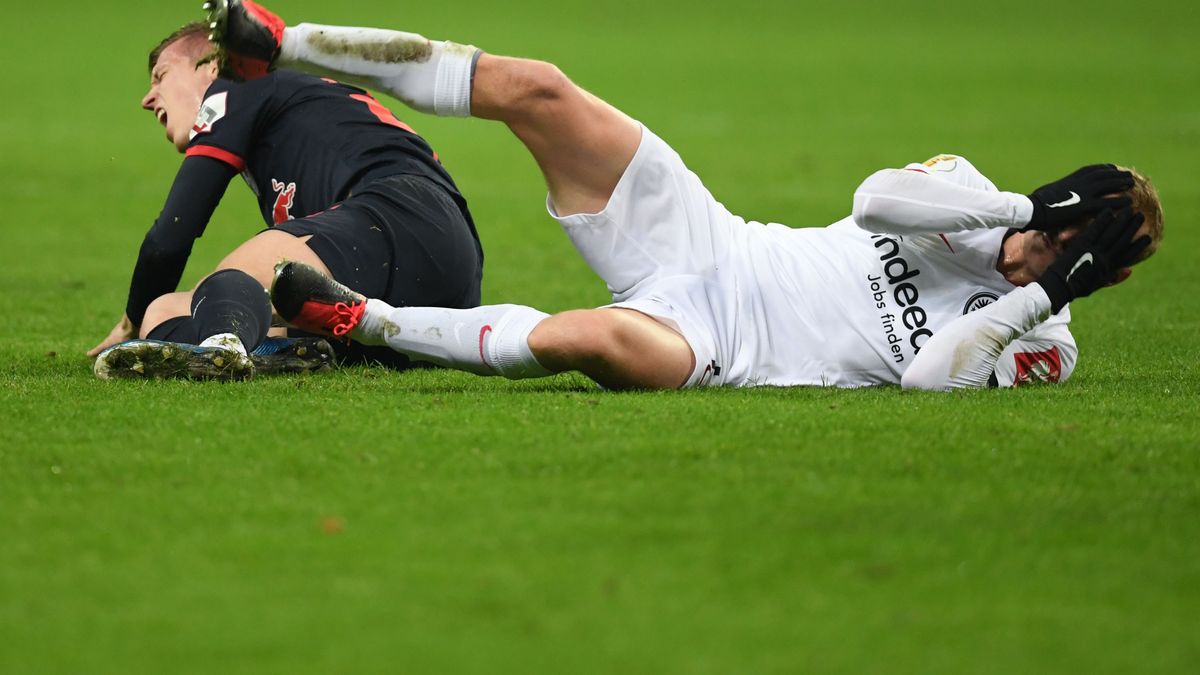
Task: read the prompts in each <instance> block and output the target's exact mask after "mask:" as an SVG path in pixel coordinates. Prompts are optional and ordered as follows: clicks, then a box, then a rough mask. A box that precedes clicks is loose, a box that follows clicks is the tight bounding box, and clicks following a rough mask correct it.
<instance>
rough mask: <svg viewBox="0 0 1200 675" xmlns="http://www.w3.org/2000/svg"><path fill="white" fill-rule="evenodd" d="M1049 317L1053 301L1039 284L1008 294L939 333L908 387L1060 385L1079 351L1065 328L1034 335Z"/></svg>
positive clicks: (908, 377)
mask: <svg viewBox="0 0 1200 675" xmlns="http://www.w3.org/2000/svg"><path fill="white" fill-rule="evenodd" d="M1049 317H1050V298H1048V297H1047V296H1046V292H1045V291H1044V290H1042V287H1041V286H1039V285H1038V284H1030V285H1028V286H1024V287H1021V288H1017V289H1015V290H1013V291H1011V292H1009V293H1008V294H1007V295H1005V296H1004V297H1002V298H1000V299H999V300H997V301H996V302H994V303H992V304H991V305H988V306H987V307H984V308H983V309H979V310H976V311H974V312H970V313H968V314H964V315H963V316H962V317H960V318H958V319H955V320H954V321H951V322H950V323H949V324H947V325H946V326H945V327H944V328H942V329H941V330H939V331H937V332H936V333H934V335H933V337H931V338H929V340H928V341H926V342H925V344H924V346H922V347H921V351H920V352H919V353H918V354H917V356H916V358H915V359H913V362H912V365H910V366H909V367H908V370H906V371H904V374H903V376H902V377H901V378H900V385H901V386H902V387H904V388H905V389H929V390H934V391H948V390H951V389H960V388H966V387H985V386H987V385H988V384H989V381H990V380H991V378H992V375H993V373H994V374H995V375H996V384H998V385H999V386H1004V387H1011V386H1018V385H1021V384H1024V383H1027V382H1032V381H1045V382H1061V381H1063V380H1065V379H1066V378H1067V377H1069V376H1070V374H1071V371H1072V370H1073V369H1074V367H1075V358H1076V355H1077V354H1078V351H1077V350H1076V348H1075V341H1074V340H1073V339H1072V338H1071V335H1070V331H1069V330H1067V328H1066V325H1065V324H1061V325H1055V326H1049V327H1046V328H1045V329H1043V330H1038V331H1035V328H1038V327H1039V324H1042V322H1043V321H1045V320H1046V319H1047V318H1049Z"/></svg>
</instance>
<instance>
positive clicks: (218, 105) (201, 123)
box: [188, 91, 229, 140]
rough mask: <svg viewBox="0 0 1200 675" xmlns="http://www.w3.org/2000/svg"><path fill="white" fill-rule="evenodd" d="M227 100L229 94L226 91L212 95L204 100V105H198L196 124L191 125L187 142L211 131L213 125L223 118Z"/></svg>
mask: <svg viewBox="0 0 1200 675" xmlns="http://www.w3.org/2000/svg"><path fill="white" fill-rule="evenodd" d="M228 99H229V92H227V91H222V92H219V93H216V94H213V95H212V96H209V97H208V98H206V99H204V103H201V104H200V112H199V113H197V114H196V122H195V123H194V124H193V125H192V131H191V133H190V134H189V136H188V140H192V139H194V138H195V137H197V136H199V135H200V134H207V133H208V132H210V131H212V129H213V125H215V124H216V123H217V122H219V121H221V119H222V118H224V117H225V106H226V103H227V101H228Z"/></svg>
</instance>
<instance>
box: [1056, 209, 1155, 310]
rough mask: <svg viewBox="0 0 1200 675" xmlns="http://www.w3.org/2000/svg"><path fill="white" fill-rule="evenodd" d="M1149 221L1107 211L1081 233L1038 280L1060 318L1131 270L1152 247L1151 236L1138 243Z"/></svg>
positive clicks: (1129, 213)
mask: <svg viewBox="0 0 1200 675" xmlns="http://www.w3.org/2000/svg"><path fill="white" fill-rule="evenodd" d="M1144 221H1145V218H1144V217H1143V216H1142V214H1140V213H1135V212H1134V210H1133V208H1132V207H1129V206H1126V207H1125V208H1123V209H1121V210H1120V211H1103V212H1101V214H1100V215H1099V216H1096V219H1095V220H1094V221H1092V223H1091V224H1090V225H1088V226H1087V228H1086V229H1084V230H1083V232H1080V233H1079V234H1078V235H1077V236H1076V237H1075V238H1074V239H1072V240H1071V243H1070V244H1068V245H1067V250H1066V251H1064V252H1063V254H1062V255H1060V256H1059V257H1058V259H1057V260H1055V261H1054V262H1053V263H1052V264H1051V265H1050V267H1048V268H1047V269H1046V271H1045V272H1044V273H1043V274H1042V276H1041V277H1039V278H1038V280H1037V283H1038V284H1039V285H1040V286H1041V287H1042V289H1043V290H1045V291H1046V295H1047V296H1048V297H1049V298H1050V309H1051V311H1052V312H1053V313H1055V314H1057V313H1058V311H1059V310H1060V309H1062V308H1063V307H1064V306H1065V305H1066V304H1067V303H1068V302H1071V301H1072V300H1074V299H1076V298H1083V297H1087V296H1089V295H1091V294H1092V293H1095V292H1096V291H1097V290H1099V289H1100V288H1103V287H1104V286H1107V285H1109V284H1111V283H1113V282H1114V281H1116V280H1117V272H1118V271H1119V270H1120V269H1121V268H1123V267H1129V266H1130V265H1132V264H1133V261H1135V260H1137V257H1138V255H1139V254H1140V253H1141V252H1142V251H1143V250H1145V248H1146V247H1147V246H1149V245H1150V236H1149V235H1142V236H1141V237H1138V238H1137V239H1134V238H1133V237H1134V235H1136V234H1137V231H1138V228H1140V227H1141V226H1142V223H1143V222H1144Z"/></svg>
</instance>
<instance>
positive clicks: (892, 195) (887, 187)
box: [854, 169, 1033, 234]
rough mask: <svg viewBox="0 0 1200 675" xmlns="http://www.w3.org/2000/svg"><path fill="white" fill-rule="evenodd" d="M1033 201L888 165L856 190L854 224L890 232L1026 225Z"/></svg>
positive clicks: (956, 230) (1012, 193)
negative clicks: (888, 167) (888, 166)
mask: <svg viewBox="0 0 1200 675" xmlns="http://www.w3.org/2000/svg"><path fill="white" fill-rule="evenodd" d="M1032 217H1033V202H1031V201H1029V198H1028V197H1026V196H1025V195H1021V194H1017V193H1015V192H992V191H988V190H978V189H975V188H971V187H966V186H964V185H958V184H956V183H951V182H949V181H945V180H941V179H939V178H937V177H935V176H932V175H929V174H927V173H924V172H922V171H918V170H914V169H884V170H882V171H877V172H875V173H874V174H872V175H871V176H869V177H868V178H867V179H866V180H865V181H863V183H862V185H860V186H858V189H857V190H855V192H854V222H856V223H858V225H859V227H861V228H863V229H864V230H868V231H871V232H879V233H889V234H942V233H948V232H960V231H963V230H979V229H984V228H992V227H1004V228H1018V229H1019V228H1022V227H1025V226H1026V225H1028V224H1029V220H1030V218H1032Z"/></svg>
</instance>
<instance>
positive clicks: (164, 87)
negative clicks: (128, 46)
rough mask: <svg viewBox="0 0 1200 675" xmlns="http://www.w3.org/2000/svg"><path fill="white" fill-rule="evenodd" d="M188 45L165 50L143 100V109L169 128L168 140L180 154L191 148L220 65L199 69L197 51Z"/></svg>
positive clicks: (175, 44)
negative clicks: (205, 100)
mask: <svg viewBox="0 0 1200 675" xmlns="http://www.w3.org/2000/svg"><path fill="white" fill-rule="evenodd" d="M187 43H188V40H187V39H181V40H176V41H175V42H173V43H171V44H170V45H168V46H167V48H166V49H164V50H163V51H162V54H160V55H159V57H158V61H157V62H156V63H155V64H154V68H153V70H151V72H150V91H148V92H146V95H145V96H144V97H143V98H142V108H143V109H144V110H149V111H150V112H153V113H154V116H155V117H156V118H157V119H158V122H159V124H162V125H163V126H164V127H166V130H167V140H168V141H170V142H171V143H172V144H173V145H174V146H175V149H176V150H178V151H179V152H183V151H184V150H186V149H187V145H188V141H189V140H191V139H190V138H189V135H190V133H191V130H192V125H193V124H194V123H195V121H196V115H197V114H199V112H200V104H201V103H203V101H204V92H205V91H207V90H208V87H209V85H211V84H212V83H213V80H215V79H216V77H217V64H216V63H215V62H213V63H206V64H204V65H202V66H199V67H197V66H196V60H197V59H196V56H195V51H194V49H188V46H189V45H188V44H187Z"/></svg>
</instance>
